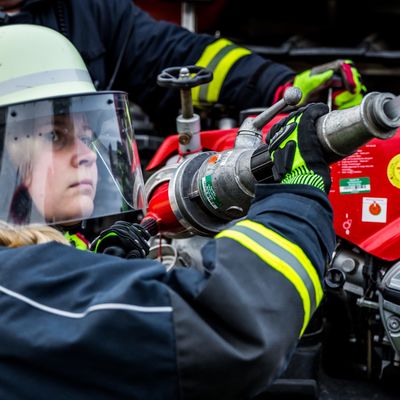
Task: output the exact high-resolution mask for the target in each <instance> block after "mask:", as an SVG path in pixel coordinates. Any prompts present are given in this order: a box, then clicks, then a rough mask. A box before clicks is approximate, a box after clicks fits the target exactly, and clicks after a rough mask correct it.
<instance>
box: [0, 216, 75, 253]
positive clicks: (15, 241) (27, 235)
mask: <svg viewBox="0 0 400 400" xmlns="http://www.w3.org/2000/svg"><path fill="white" fill-rule="evenodd" d="M51 241H56V242H60V243H63V244H67V245H69V244H70V243H69V241H68V240H67V239H66V238H65V237H64V236H63V235H62V233H61V232H59V231H57V230H56V229H54V228H52V227H50V226H47V225H29V226H28V225H26V226H23V225H21V226H18V225H11V224H8V223H7V222H4V221H0V246H6V247H21V246H29V245H32V244H40V243H47V242H51Z"/></svg>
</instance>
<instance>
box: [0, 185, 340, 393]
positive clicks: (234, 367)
mask: <svg viewBox="0 0 400 400" xmlns="http://www.w3.org/2000/svg"><path fill="white" fill-rule="evenodd" d="M333 245H334V234H333V230H332V213H331V208H330V205H329V202H328V200H327V197H326V195H325V194H324V193H322V192H321V191H319V190H318V189H314V188H307V187H304V186H296V185H288V186H284V185H270V186H269V185H265V186H260V187H258V189H257V194H256V199H255V201H254V203H253V204H252V206H251V208H250V211H249V214H248V219H246V220H243V221H240V222H238V223H236V224H235V225H232V226H231V227H230V228H229V229H227V230H225V231H223V232H221V233H220V234H219V235H218V236H217V237H216V239H215V240H211V241H210V243H209V244H207V245H206V246H205V248H204V249H203V257H204V267H205V271H203V272H200V271H198V270H195V269H192V268H180V269H173V270H172V271H170V272H166V271H165V268H164V267H163V266H162V265H161V264H160V263H158V262H156V261H152V260H142V259H141V260H124V259H120V258H118V257H113V256H108V255H104V254H93V253H91V252H86V251H81V250H77V249H75V248H72V247H69V246H64V245H61V244H56V243H47V244H43V245H35V246H25V247H21V248H15V249H5V248H0V261H1V263H0V264H1V282H0V309H1V310H2V312H1V313H0V398H7V399H10V400H13V399H21V398H23V399H35V400H40V399H48V398H60V395H61V394H62V398H73V399H88V398H96V399H120V398H121V399H122V398H137V399H149V398H151V399H217V398H218V399H229V400H235V399H238V400H242V399H246V398H251V397H252V396H255V395H256V394H257V393H259V392H260V391H262V390H263V389H265V388H266V387H267V386H268V385H269V384H270V382H271V381H272V380H273V379H274V378H275V377H276V376H277V375H278V374H279V373H280V372H281V371H282V369H283V368H284V367H285V365H286V363H287V362H288V359H289V357H290V355H291V353H292V351H293V350H294V348H295V346H296V344H297V341H298V338H299V337H300V335H301V334H302V332H303V331H304V329H305V327H306V325H307V323H308V321H309V319H310V318H311V315H312V313H313V311H314V310H315V308H316V307H317V305H318V303H319V302H320V300H321V296H322V286H321V281H322V275H323V270H324V266H325V263H326V261H327V259H328V258H329V255H330V254H331V252H332V251H333ZM21 382H23V384H21Z"/></svg>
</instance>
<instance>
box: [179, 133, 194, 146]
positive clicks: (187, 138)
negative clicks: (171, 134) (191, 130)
mask: <svg viewBox="0 0 400 400" xmlns="http://www.w3.org/2000/svg"><path fill="white" fill-rule="evenodd" d="M191 137H192V136H191V135H189V134H187V133H181V134H180V135H179V143H180V144H183V145H186V144H188V143H189V142H190V139H191Z"/></svg>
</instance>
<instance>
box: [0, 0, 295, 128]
mask: <svg viewBox="0 0 400 400" xmlns="http://www.w3.org/2000/svg"><path fill="white" fill-rule="evenodd" d="M13 23H33V24H40V25H43V26H47V27H49V28H52V29H55V30H58V31H60V32H62V33H64V34H65V35H66V36H67V37H68V38H69V39H70V40H71V41H72V43H73V44H74V45H75V47H77V49H78V50H79V52H80V53H81V54H82V57H83V59H84V60H85V62H86V64H87V67H88V69H89V72H90V74H91V77H92V79H93V81H94V82H95V84H96V86H97V88H98V89H101V90H104V89H106V88H107V87H108V85H109V82H110V81H111V79H112V76H113V75H114V73H115V72H116V65H117V64H118V59H119V56H120V55H121V53H122V59H121V64H120V67H119V69H118V71H117V72H116V76H115V80H114V84H113V85H112V88H111V89H113V90H122V91H125V92H128V93H129V94H130V99H131V100H132V101H133V102H135V103H136V104H138V105H139V106H141V107H142V108H143V110H144V111H145V112H146V113H147V114H148V115H149V116H150V117H151V119H152V120H153V122H154V123H155V124H156V125H157V124H158V125H157V126H158V128H159V129H160V130H161V133H164V134H167V133H168V132H167V131H168V130H172V131H173V132H175V130H176V128H175V119H176V116H177V115H178V110H179V92H178V91H177V90H172V89H165V88H161V87H159V86H158V85H157V83H156V79H157V75H158V74H159V73H160V72H161V71H162V70H163V69H165V68H167V67H172V66H183V65H192V64H198V65H200V66H203V67H207V68H209V69H210V70H212V71H213V73H214V80H213V81H212V82H211V83H210V84H209V85H207V86H205V87H202V89H201V90H196V91H194V93H193V101H194V102H195V103H197V104H199V103H203V102H206V103H214V102H216V101H218V102H221V103H223V104H231V105H233V106H236V107H237V108H238V109H245V108H249V107H255V106H258V107H261V106H267V105H270V104H271V102H272V100H273V96H274V93H275V90H276V88H278V86H280V85H282V84H283V83H285V82H287V81H288V80H289V79H290V78H292V77H293V76H294V72H293V71H291V70H290V69H289V68H287V67H285V66H283V65H281V64H277V63H273V62H271V61H270V60H266V59H264V58H262V57H260V56H258V55H256V54H252V53H251V52H250V51H249V50H247V49H244V48H240V47H238V46H235V45H234V44H232V43H231V42H229V41H227V40H225V39H216V38H215V37H213V36H210V35H194V34H192V33H191V32H189V31H187V30H185V29H182V28H181V27H179V26H177V25H175V24H171V23H167V22H158V21H156V20H154V19H153V18H151V17H150V16H149V15H148V14H146V13H145V12H143V11H142V10H141V9H139V8H138V7H136V6H135V5H133V4H132V1H131V0H85V1H82V0H26V1H25V6H24V7H23V8H22V12H21V13H20V14H18V15H15V16H10V17H4V16H3V18H0V26H1V25H2V24H13ZM21 60H23V54H21Z"/></svg>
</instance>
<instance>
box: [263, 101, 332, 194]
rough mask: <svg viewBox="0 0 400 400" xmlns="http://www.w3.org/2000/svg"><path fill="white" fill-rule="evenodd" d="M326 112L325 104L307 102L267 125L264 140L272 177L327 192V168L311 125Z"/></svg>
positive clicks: (328, 176)
mask: <svg viewBox="0 0 400 400" xmlns="http://www.w3.org/2000/svg"><path fill="white" fill-rule="evenodd" d="M327 112H328V106H327V105H325V104H322V103H317V104H310V105H308V106H306V107H304V108H300V109H299V110H298V111H296V112H293V113H291V114H289V116H287V117H286V118H284V119H283V120H281V121H279V122H278V123H277V124H275V125H274V126H273V127H272V128H271V130H270V132H269V135H268V138H267V144H268V146H269V153H270V155H271V158H272V160H273V162H274V166H273V168H272V172H273V174H274V179H275V180H276V181H278V182H281V183H286V184H302V185H311V186H314V187H316V188H318V189H321V190H323V191H325V193H329V190H330V187H331V177H330V168H329V166H328V164H327V162H326V161H325V159H324V156H323V153H322V148H321V145H320V143H319V140H318V137H317V132H316V129H315V122H316V120H317V119H318V118H319V117H321V116H322V115H324V114H326V113H327Z"/></svg>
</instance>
